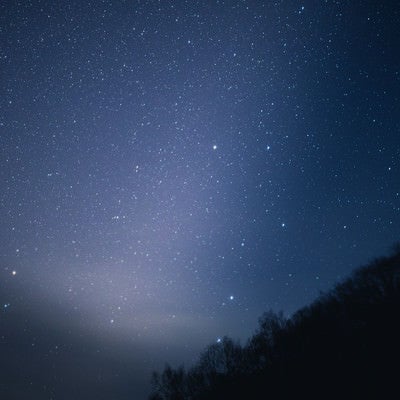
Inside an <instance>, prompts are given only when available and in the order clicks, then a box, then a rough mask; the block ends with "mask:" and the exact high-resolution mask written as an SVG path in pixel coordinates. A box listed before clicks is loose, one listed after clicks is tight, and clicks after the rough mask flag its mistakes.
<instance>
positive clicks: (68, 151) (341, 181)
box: [0, 0, 400, 400]
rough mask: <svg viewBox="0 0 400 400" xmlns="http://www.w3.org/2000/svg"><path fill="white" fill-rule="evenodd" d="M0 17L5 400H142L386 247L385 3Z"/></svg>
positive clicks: (394, 187) (395, 17) (64, 7)
mask: <svg viewBox="0 0 400 400" xmlns="http://www.w3.org/2000/svg"><path fill="white" fill-rule="evenodd" d="M0 10H1V11H0V41H1V46H0V76H1V79H0V88H1V93H2V95H1V97H0V110H1V113H0V152H1V153H0V181H1V191H0V205H1V207H0V220H1V228H0V242H1V247H0V301H1V303H0V304H1V305H2V309H1V311H0V329H1V331H0V348H1V351H2V352H3V355H4V357H3V359H8V360H11V361H10V364H9V365H6V364H4V362H2V364H1V371H6V372H5V373H4V375H3V376H4V381H3V380H0V383H1V385H0V390H1V391H3V392H4V395H6V396H8V398H25V397H29V398H31V399H33V400H35V399H39V398H40V399H42V398H54V399H70V398H75V399H77V400H79V399H81V398H82V399H83V398H85V399H87V398H96V399H103V398H104V399H106V398H107V399H109V398H114V399H116V400H119V399H128V398H143V399H144V398H145V396H146V394H147V393H148V391H149V384H148V383H149V379H150V373H151V370H152V369H155V368H160V367H162V366H163V365H164V363H165V362H167V361H168V362H171V363H172V364H173V363H183V362H185V363H186V364H190V363H191V362H193V361H194V360H196V357H197V356H198V353H199V351H200V350H201V349H202V348H203V347H204V346H205V345H206V344H208V343H211V342H218V341H221V338H222V337H223V336H224V335H229V336H231V337H233V338H238V339H241V340H242V341H245V340H246V338H248V337H249V335H250V334H251V333H252V332H253V331H254V329H255V327H256V324H257V319H258V317H259V316H260V315H261V314H262V313H263V312H264V311H266V310H268V309H271V308H272V309H273V310H276V311H279V310H283V312H284V313H285V314H286V315H290V314H291V313H293V312H294V311H296V310H297V309H298V308H299V307H302V306H304V305H305V304H308V303H309V302H311V301H312V300H313V299H314V298H315V297H316V296H317V295H318V293H319V292H320V291H323V290H327V289H328V288H330V287H331V286H332V285H333V284H334V283H335V282H337V281H338V280H340V279H342V278H344V277H345V276H346V275H347V274H349V273H350V271H351V270H352V269H353V268H355V267H357V266H359V265H360V264H362V263H366V262H367V261H369V260H370V259H371V258H372V257H374V256H376V255H379V254H382V253H385V252H386V251H387V249H388V248H389V247H390V246H391V245H392V244H393V243H394V242H395V241H397V240H398V239H399V224H400V186H399V183H400V179H399V177H400V174H399V167H400V165H399V157H400V140H399V137H400V136H399V134H400V132H399V128H400V124H399V123H400V120H399V116H400V109H399V104H400V102H399V94H400V56H399V52H398V51H397V49H398V47H399V33H400V32H399V28H398V26H399V22H400V19H399V7H398V5H397V4H396V2H391V1H388V2H377V1H371V2H368V4H366V3H365V2H361V1H352V2H345V1H330V0H325V1H312V0H310V1H304V2H299V1H212V2H202V1H123V0H121V1H112V0H104V1H93V2H78V1H74V0H72V1H68V2H62V1H52V2H49V1H40V0H38V1H24V2H11V1H6V2H3V3H2V5H1V6H0ZM27 360H28V361H27ZM21 365H25V369H23V371H22V372H21ZM71 365H79V368H78V369H76V370H74V369H73V367H71ZM38 367H39V368H38ZM82 376H85V377H87V380H86V381H85V380H83V379H82ZM71 385H72V386H73V387H71ZM68 387H69V388H68ZM74 390H75V392H74ZM0 393H1V392H0ZM21 393H22V394H21ZM83 393H86V394H85V395H84V394H83ZM45 396H47V397H45ZM83 396H84V397H83ZM88 396H89V397H88ZM102 396H103V397H102ZM110 396H111V397H110ZM132 396H133V397H132Z"/></svg>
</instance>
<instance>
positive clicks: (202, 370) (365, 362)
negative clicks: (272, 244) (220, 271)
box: [150, 247, 400, 400]
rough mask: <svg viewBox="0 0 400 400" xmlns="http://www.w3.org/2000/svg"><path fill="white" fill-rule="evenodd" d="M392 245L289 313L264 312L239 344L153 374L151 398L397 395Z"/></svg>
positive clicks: (399, 362) (397, 307)
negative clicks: (389, 250)
mask: <svg viewBox="0 0 400 400" xmlns="http://www.w3.org/2000/svg"><path fill="white" fill-rule="evenodd" d="M399 379H400V247H397V249H396V250H395V252H394V253H393V254H392V255H391V256H389V257H384V258H380V259H377V260H375V261H374V262H372V263H371V264H370V265H368V266H365V267H362V268H360V269H358V270H356V271H355V272H354V273H353V274H352V276H351V277H350V278H348V279H347V280H346V281H344V282H343V283H341V284H338V285H337V286H336V287H335V288H334V289H333V290H332V291H330V292H329V293H327V294H324V295H321V296H320V297H319V298H318V299H317V300H316V301H315V302H314V303H312V304H311V305H310V306H309V307H306V308H303V309H301V310H300V311H298V312H297V313H296V314H295V315H294V316H293V317H292V318H290V319H285V318H283V316H282V315H281V314H275V313H273V312H267V313H265V314H264V315H263V316H262V318H261V319H260V324H259V327H258V330H257V331H256V333H255V334H254V335H253V337H251V339H250V340H249V341H248V343H247V344H246V345H245V346H244V347H241V346H240V345H239V344H238V343H235V342H234V341H232V340H231V339H229V338H224V339H223V340H222V342H221V343H216V344H212V345H210V346H209V347H208V348H206V349H205V351H204V352H203V353H202V354H201V356H200V359H199V361H198V363H197V364H196V365H195V366H194V367H193V368H191V369H189V370H188V371H185V370H184V368H183V367H180V368H177V369H172V368H171V367H169V366H167V367H166V368H165V369H164V371H163V372H162V373H161V374H157V373H155V374H154V376H153V389H154V393H153V394H152V396H151V397H150V399H152V400H181V399H191V400H200V399H201V400H203V399H204V400H205V399H207V400H213V399H229V400H232V399H289V398H290V399H303V398H304V399H307V398H310V397H311V398H321V399H326V398H331V399H350V398H351V399H371V398H375V399H395V398H400V389H399V388H400V386H399V384H400V382H399Z"/></svg>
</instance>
